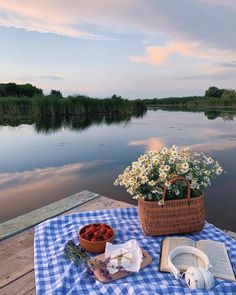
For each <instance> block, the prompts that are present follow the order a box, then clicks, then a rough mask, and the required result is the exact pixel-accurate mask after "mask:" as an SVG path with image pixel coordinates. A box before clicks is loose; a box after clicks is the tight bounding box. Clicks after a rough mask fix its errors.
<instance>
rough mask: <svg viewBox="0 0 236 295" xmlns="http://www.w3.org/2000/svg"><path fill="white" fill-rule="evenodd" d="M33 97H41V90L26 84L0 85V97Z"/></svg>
mask: <svg viewBox="0 0 236 295" xmlns="http://www.w3.org/2000/svg"><path fill="white" fill-rule="evenodd" d="M35 95H43V90H42V89H40V88H37V87H35V86H33V85H31V84H29V83H27V84H16V83H1V84H0V97H7V96H14V97H21V96H27V97H33V96H35Z"/></svg>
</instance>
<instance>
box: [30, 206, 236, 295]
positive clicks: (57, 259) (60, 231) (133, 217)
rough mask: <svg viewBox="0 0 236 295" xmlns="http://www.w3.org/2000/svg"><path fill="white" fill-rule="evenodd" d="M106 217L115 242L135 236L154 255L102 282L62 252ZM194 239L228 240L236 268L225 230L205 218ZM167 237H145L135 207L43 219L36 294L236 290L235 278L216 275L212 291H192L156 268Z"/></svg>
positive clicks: (234, 251) (234, 255)
mask: <svg viewBox="0 0 236 295" xmlns="http://www.w3.org/2000/svg"><path fill="white" fill-rule="evenodd" d="M96 222H105V223H107V224H109V225H111V226H112V227H113V228H114V229H115V239H114V243H123V242H126V241H128V240H129V239H137V240H138V241H139V243H140V246H141V247H142V248H144V249H145V250H146V251H147V252H148V253H149V254H150V255H151V256H152V259H153V261H152V263H151V264H150V265H149V266H148V267H146V268H144V269H142V270H141V271H140V272H139V273H134V274H132V275H130V276H127V277H125V278H122V279H120V280H117V281H113V282H111V283H108V284H102V283H100V282H99V281H95V283H91V282H89V281H88V279H87V278H86V275H85V273H86V270H84V271H81V270H79V269H78V267H77V266H76V265H75V264H74V263H73V262H71V261H69V260H67V259H66V258H65V257H64V255H63V248H64V246H65V243H66V242H67V241H68V240H74V241H75V242H76V243H77V242H78V238H77V233H78V230H79V228H80V227H82V226H83V225H85V224H88V223H96ZM186 236H187V237H191V238H192V239H194V240H200V239H210V240H216V241H220V242H223V243H225V245H226V248H227V250H228V253H229V256H230V260H231V262H232V265H233V268H234V271H235V270H236V242H235V241H234V240H233V239H231V238H230V237H228V236H227V235H225V234H224V233H223V232H222V231H221V230H219V229H218V228H216V227H215V226H213V225H212V224H209V223H206V224H205V227H204V229H203V230H202V231H201V232H199V233H196V234H191V235H186ZM162 239H163V237H147V236H145V235H144V234H143V232H142V230H141V228H140V225H139V221H138V212H137V209H136V208H126V209H114V210H101V211H93V212H83V213H75V214H71V215H65V216H59V217H56V218H53V219H50V220H47V221H45V222H43V223H41V224H39V225H38V226H37V227H36V228H35V242H34V255H35V257H34V258H35V279H36V290H37V294H43V295H45V294H56V295H61V294H68V295H75V294H116V295H117V294H135V295H138V294H142V295H145V294H148V295H149V294H236V283H232V282H229V281H223V280H219V279H217V280H216V286H215V288H214V289H213V290H211V291H191V290H190V289H188V288H187V287H184V286H183V284H182V283H181V282H180V281H177V280H175V279H174V277H173V276H172V275H171V274H169V273H162V272H159V271H158V265H159V257H160V250H161V241H162Z"/></svg>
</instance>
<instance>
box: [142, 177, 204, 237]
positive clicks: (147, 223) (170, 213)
mask: <svg viewBox="0 0 236 295" xmlns="http://www.w3.org/2000/svg"><path fill="white" fill-rule="evenodd" d="M179 180H181V181H184V182H186V184H187V198H186V199H179V200H168V201H165V203H164V205H163V206H160V205H158V202H156V201H144V200H143V199H142V198H141V197H140V198H139V199H138V212H139V221H140V224H141V227H142V229H143V232H144V233H145V234H146V235H147V236H159V235H168V234H180V233H190V232H196V231H200V230H201V229H202V228H203V226H204V222H205V206H204V195H203V194H202V195H201V196H200V197H196V198H190V183H189V181H188V180H187V179H186V178H184V177H181V176H176V177H174V178H172V179H171V180H170V183H173V182H175V181H179ZM166 194H167V187H165V188H164V193H163V199H165V197H166Z"/></svg>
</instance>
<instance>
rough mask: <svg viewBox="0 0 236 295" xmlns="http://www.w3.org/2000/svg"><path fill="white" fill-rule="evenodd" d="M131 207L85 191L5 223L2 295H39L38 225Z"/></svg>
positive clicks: (1, 230) (1, 231) (0, 247)
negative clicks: (58, 218) (36, 276)
mask: <svg viewBox="0 0 236 295" xmlns="http://www.w3.org/2000/svg"><path fill="white" fill-rule="evenodd" d="M127 207H133V205H130V204H127V203H124V202H120V201H116V200H112V199H109V198H106V197H104V196H101V195H99V194H95V193H92V192H89V191H83V192H81V193H78V194H75V195H73V196H70V197H68V198H65V199H63V200H61V201H58V202H55V203H52V204H50V205H48V206H46V207H43V208H40V209H37V210H35V211H33V212H30V213H28V214H25V215H22V216H20V217H17V218H15V219H13V220H11V221H8V222H5V223H3V224H1V225H0V239H2V241H1V242H0V261H1V263H0V295H22V294H27V295H33V294H35V293H36V289H35V279H34V228H33V227H34V225H36V224H38V223H40V222H41V221H43V220H45V219H48V218H51V217H54V216H57V215H61V214H70V213H75V212H83V211H93V210H102V209H113V208H127Z"/></svg>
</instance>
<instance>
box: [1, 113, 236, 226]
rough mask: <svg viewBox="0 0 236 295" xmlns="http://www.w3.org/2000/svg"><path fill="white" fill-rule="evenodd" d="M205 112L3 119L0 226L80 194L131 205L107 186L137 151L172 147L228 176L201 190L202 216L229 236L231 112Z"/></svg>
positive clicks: (235, 152)
mask: <svg viewBox="0 0 236 295" xmlns="http://www.w3.org/2000/svg"><path fill="white" fill-rule="evenodd" d="M211 111H212V110H209V111H206V110H203V111H199V110H198V111H195V112H186V111H185V110H184V111H183V110H180V109H178V111H176V110H169V109H166V108H165V109H163V110H149V111H148V112H147V114H145V115H144V114H143V113H141V114H134V115H128V116H118V115H112V116H101V115H96V116H93V117H92V116H86V117H81V116H80V117H70V118H67V117H61V118H52V119H50V120H42V119H38V120H37V121H36V122H35V121H31V120H30V119H26V118H24V119H22V118H21V119H16V118H14V119H12V118H11V119H9V120H8V121H2V125H5V126H1V127H0V204H1V206H0V218H1V221H3V220H7V219H9V218H13V217H15V216H17V215H20V214H23V213H25V212H27V211H30V210H33V209H36V208H38V207H40V206H44V205H46V204H49V203H51V202H54V201H56V200H60V199H61V198H63V197H65V196H68V195H70V194H74V193H76V192H78V191H82V190H84V189H88V190H91V191H94V192H97V193H100V194H103V195H105V196H108V197H111V198H114V199H118V200H121V201H125V202H128V203H133V204H137V202H136V200H133V199H132V198H131V197H130V196H129V195H128V193H127V192H126V191H125V190H124V189H123V188H117V187H114V185H113V182H114V180H115V178H116V177H117V175H118V174H120V173H121V172H122V171H123V170H124V168H125V167H127V166H128V165H130V163H131V162H133V161H135V160H136V159H137V158H138V157H139V156H140V155H141V154H143V153H144V152H146V151H150V150H158V149H160V148H162V147H163V146H168V147H170V146H171V145H172V144H176V145H177V146H179V147H182V146H190V147H191V148H192V149H193V150H197V151H201V152H205V153H207V154H209V156H212V157H213V158H215V159H217V160H218V161H219V162H220V164H222V166H223V167H224V169H225V170H226V171H227V173H226V174H224V175H222V176H220V177H219V178H218V180H217V181H216V182H213V186H212V187H210V188H208V189H207V190H206V191H205V194H206V213H207V214H206V216H207V220H208V221H209V222H211V223H214V224H215V225H216V226H219V227H221V228H227V229H231V230H234V231H236V220H235V207H236V199H235V190H236V186H235V175H236V163H235V158H236V120H233V119H234V116H235V114H234V112H230V111H229V110H224V111H222V110H217V112H216V110H213V111H214V113H209V112H211ZM206 114H207V115H208V116H210V119H208V117H207V116H206ZM213 118H214V119H213ZM225 118H227V119H225ZM228 118H230V119H229V120H228ZM0 120H3V119H0ZM14 126H17V127H14ZM81 131H83V132H81ZM222 216H224V218H221V217H222Z"/></svg>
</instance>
